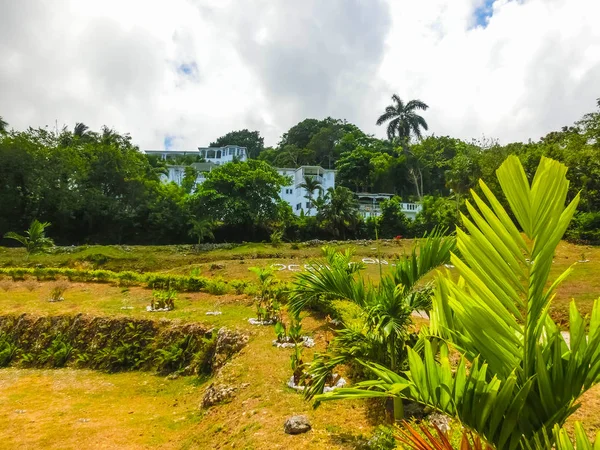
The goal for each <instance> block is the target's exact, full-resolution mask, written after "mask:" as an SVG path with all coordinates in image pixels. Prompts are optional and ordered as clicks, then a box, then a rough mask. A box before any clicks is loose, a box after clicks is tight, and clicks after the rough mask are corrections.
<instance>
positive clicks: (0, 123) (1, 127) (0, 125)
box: [0, 116, 8, 134]
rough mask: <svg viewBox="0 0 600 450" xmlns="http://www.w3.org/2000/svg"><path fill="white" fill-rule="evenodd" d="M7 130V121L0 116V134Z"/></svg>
mask: <svg viewBox="0 0 600 450" xmlns="http://www.w3.org/2000/svg"><path fill="white" fill-rule="evenodd" d="M7 131H8V122H7V121H5V120H4V119H3V118H2V116H0V134H4V133H6V132H7Z"/></svg>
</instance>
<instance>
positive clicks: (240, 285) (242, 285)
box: [229, 280, 250, 295]
mask: <svg viewBox="0 0 600 450" xmlns="http://www.w3.org/2000/svg"><path fill="white" fill-rule="evenodd" d="M249 284H250V282H249V281H246V280H231V281H230V282H229V285H230V286H231V287H232V288H233V289H234V291H235V293H236V294H237V295H240V294H243V293H244V291H245V290H246V288H247V287H248V285H249Z"/></svg>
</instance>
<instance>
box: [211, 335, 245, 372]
mask: <svg viewBox="0 0 600 450" xmlns="http://www.w3.org/2000/svg"><path fill="white" fill-rule="evenodd" d="M247 343H248V335H246V334H243V333H240V332H238V331H232V330H228V329H227V328H225V327H223V328H220V329H219V331H218V332H217V344H216V346H215V354H214V356H213V360H212V369H213V371H214V370H216V369H219V368H221V367H222V366H223V364H225V363H226V362H227V360H228V359H229V358H231V356H233V355H234V354H236V353H237V352H239V351H240V350H241V349H242V348H244V346H245V345H246V344H247Z"/></svg>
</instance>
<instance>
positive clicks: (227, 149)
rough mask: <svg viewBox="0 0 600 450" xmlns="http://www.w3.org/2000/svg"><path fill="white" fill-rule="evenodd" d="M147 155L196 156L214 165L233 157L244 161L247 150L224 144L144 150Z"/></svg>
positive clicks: (167, 157) (165, 158)
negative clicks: (184, 148) (185, 148)
mask: <svg viewBox="0 0 600 450" xmlns="http://www.w3.org/2000/svg"><path fill="white" fill-rule="evenodd" d="M144 153H146V154H147V155H157V156H160V157H161V158H162V159H164V160H167V159H173V158H176V157H178V156H198V157H200V158H203V159H204V160H205V161H206V162H211V163H213V164H216V165H221V164H225V163H228V162H232V161H233V160H234V159H237V160H239V161H246V160H247V159H248V152H247V150H246V147H240V146H238V145H226V146H224V147H198V149H197V150H145V151H144Z"/></svg>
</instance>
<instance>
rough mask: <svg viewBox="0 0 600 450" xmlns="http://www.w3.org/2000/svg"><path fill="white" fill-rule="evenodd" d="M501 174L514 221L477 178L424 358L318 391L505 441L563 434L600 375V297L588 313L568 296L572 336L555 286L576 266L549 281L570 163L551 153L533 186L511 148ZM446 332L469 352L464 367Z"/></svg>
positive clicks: (565, 219) (567, 216)
mask: <svg viewBox="0 0 600 450" xmlns="http://www.w3.org/2000/svg"><path fill="white" fill-rule="evenodd" d="M497 175H498V180H499V182H500V186H501V188H502V190H503V192H504V195H505V197H506V201H507V202H508V204H509V206H510V209H511V212H512V214H513V216H514V217H515V218H516V221H515V222H513V220H512V219H511V216H510V215H509V213H508V211H506V210H505V209H504V208H503V206H502V205H501V203H500V202H499V201H498V199H497V198H496V197H495V196H494V195H493V194H492V192H491V190H490V189H489V188H488V187H487V186H486V184H485V183H483V182H480V187H481V192H482V193H483V198H482V197H480V196H479V195H478V194H476V193H475V192H472V196H473V203H471V202H468V203H467V210H468V213H469V216H470V217H467V216H466V215H465V216H463V218H462V219H463V224H464V228H465V229H464V230H458V231H457V251H458V252H459V253H460V257H459V256H458V255H457V254H452V257H451V261H452V264H454V266H455V267H456V270H457V272H458V274H459V277H458V278H456V277H452V276H450V274H447V275H446V276H441V277H438V279H437V282H436V293H435V296H434V298H433V309H432V311H431V324H430V328H429V329H428V331H427V332H426V333H427V335H425V333H423V338H422V340H421V341H420V343H419V346H420V347H422V348H423V349H424V357H423V358H421V357H420V356H419V355H418V354H417V353H416V352H415V351H414V350H412V349H409V350H408V366H409V371H408V372H406V373H404V374H401V375H398V374H394V373H393V372H391V371H389V369H385V368H383V367H380V366H374V365H373V364H370V365H369V364H368V363H366V364H367V365H368V367H369V368H370V369H371V370H373V372H374V373H375V374H376V375H377V378H378V379H377V380H373V381H368V382H363V383H358V384H357V385H355V386H354V387H353V388H352V389H351V390H349V391H347V390H340V391H336V392H334V393H331V394H327V395H326V396H319V397H317V399H318V400H320V401H323V400H331V399H335V398H348V397H352V398H356V397H360V396H361V395H363V394H362V393H361V391H363V392H364V396H369V397H370V396H373V395H375V394H374V393H376V395H388V396H392V397H399V396H400V397H404V398H409V399H412V400H416V401H418V402H421V403H424V404H427V405H430V406H431V407H433V408H436V409H438V410H440V411H443V412H445V413H446V414H449V415H451V416H454V417H457V418H458V419H459V420H460V421H461V423H462V424H463V425H465V426H466V427H468V428H469V429H471V430H473V431H474V432H476V433H477V434H479V435H480V436H482V437H483V438H484V439H485V440H486V441H487V442H489V443H491V444H493V445H494V446H495V447H496V448H502V449H508V450H512V449H517V448H549V447H548V446H546V447H535V445H538V440H539V439H541V437H544V436H545V437H546V438H548V439H550V440H551V441H552V442H559V441H560V440H561V439H563V440H564V439H566V435H564V433H562V432H561V431H560V427H561V426H562V425H563V424H564V422H565V421H566V419H567V418H568V417H569V416H570V415H571V414H572V413H573V412H574V411H575V410H576V409H577V407H578V404H577V400H578V398H579V397H580V396H581V395H582V394H583V392H585V391H586V390H587V389H589V388H590V387H592V386H593V385H594V384H596V383H598V381H599V380H600V304H599V303H598V302H594V305H593V308H592V312H591V314H590V316H589V317H583V316H582V315H581V314H580V312H579V311H578V309H577V307H576V305H575V303H574V302H572V303H571V306H570V321H569V332H570V346H569V345H567V344H566V342H565V340H564V338H563V336H562V335H561V333H560V331H559V329H558V327H557V326H556V324H555V323H554V322H553V321H552V319H551V317H550V315H549V309H550V306H551V302H552V299H553V298H554V293H555V291H556V288H557V286H559V284H560V283H561V282H562V281H563V280H564V279H565V277H566V276H567V275H568V274H569V273H570V272H571V270H572V268H569V269H567V270H566V271H565V272H564V273H562V274H560V275H559V276H558V277H557V278H556V279H554V280H551V279H550V272H551V265H552V258H553V254H554V251H555V249H556V247H557V245H558V243H559V242H560V239H561V238H562V236H563V234H564V232H565V230H566V228H567V226H568V224H569V222H570V220H571V218H572V216H573V214H574V212H575V209H576V206H577V203H578V201H579V196H578V195H577V196H576V197H575V198H574V199H573V200H572V201H571V202H569V203H568V204H565V203H566V199H567V192H568V187H569V182H568V180H567V178H566V168H565V166H564V165H562V164H560V163H558V162H556V161H553V160H550V159H547V158H542V160H541V161H540V164H539V166H538V170H537V171H536V174H535V176H534V178H533V180H532V182H531V184H529V182H528V180H527V177H526V175H525V172H524V170H523V168H522V166H521V164H520V162H519V160H518V158H516V157H514V156H512V157H509V158H508V159H507V160H506V161H505V162H504V163H503V164H502V166H501V167H500V168H499V169H498V171H497ZM586 330H588V331H587V333H586ZM444 342H448V343H450V344H452V346H453V347H454V348H455V349H457V350H458V351H459V352H460V353H461V354H462V355H463V357H462V359H461V362H460V363H459V366H458V367H457V369H456V370H455V371H454V370H452V369H451V367H450V365H449V362H448V358H447V348H446V344H445V343H444ZM436 346H439V349H440V351H439V355H438V352H437V351H434V348H435V347H436ZM436 358H437V360H436ZM467 367H469V369H468V370H467ZM394 376H395V377H398V378H397V379H396V381H394V382H393V383H391V382H390V380H391V379H392V377H394ZM556 430H559V431H558V432H556ZM557 433H558V434H557ZM561 436H562V437H561ZM582 439H583V438H582ZM565 442H566V441H565ZM582 442H584V441H582ZM578 444H579V442H578ZM559 445H562V444H559ZM565 445H567V444H566V443H565ZM581 445H582V447H581V448H592V447H591V444H589V445H588V444H585V443H582V444H581ZM528 446H530V447H528ZM564 448H571V447H568V446H567V447H564ZM577 448H580V447H579V445H578V447H577Z"/></svg>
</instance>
